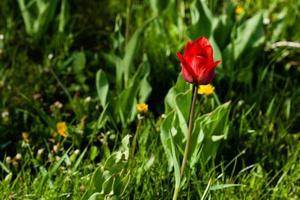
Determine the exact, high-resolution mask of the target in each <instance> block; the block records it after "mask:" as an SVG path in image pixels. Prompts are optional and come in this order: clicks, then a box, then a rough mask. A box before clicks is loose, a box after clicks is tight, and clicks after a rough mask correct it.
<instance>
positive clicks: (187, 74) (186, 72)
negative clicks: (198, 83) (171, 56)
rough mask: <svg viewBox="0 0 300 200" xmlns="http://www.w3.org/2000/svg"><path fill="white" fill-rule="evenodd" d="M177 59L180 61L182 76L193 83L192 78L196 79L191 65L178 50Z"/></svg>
mask: <svg viewBox="0 0 300 200" xmlns="http://www.w3.org/2000/svg"><path fill="white" fill-rule="evenodd" d="M176 55H177V57H178V59H179V60H180V62H181V71H182V74H183V78H184V79H185V80H186V81H188V82H190V83H193V82H194V80H196V75H195V72H194V71H193V69H192V68H191V66H190V65H189V63H188V62H186V60H185V58H184V57H183V56H182V55H181V54H180V53H179V52H178V53H177V54H176Z"/></svg>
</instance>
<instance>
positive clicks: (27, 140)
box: [22, 131, 29, 143]
mask: <svg viewBox="0 0 300 200" xmlns="http://www.w3.org/2000/svg"><path fill="white" fill-rule="evenodd" d="M22 139H23V141H24V142H26V143H28V142H29V133H27V132H25V131H24V132H22Z"/></svg>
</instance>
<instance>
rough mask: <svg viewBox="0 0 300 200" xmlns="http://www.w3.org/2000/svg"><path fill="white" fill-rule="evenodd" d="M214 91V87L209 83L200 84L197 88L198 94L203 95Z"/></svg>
mask: <svg viewBox="0 0 300 200" xmlns="http://www.w3.org/2000/svg"><path fill="white" fill-rule="evenodd" d="M214 91H215V87H214V86H212V85H211V84H208V85H200V87H199V88H198V94H203V95H206V96H208V95H211V94H212V93H214Z"/></svg>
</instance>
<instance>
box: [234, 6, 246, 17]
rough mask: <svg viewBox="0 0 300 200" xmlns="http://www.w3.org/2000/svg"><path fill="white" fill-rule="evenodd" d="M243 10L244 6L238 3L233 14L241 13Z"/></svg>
mask: <svg viewBox="0 0 300 200" xmlns="http://www.w3.org/2000/svg"><path fill="white" fill-rule="evenodd" d="M244 12H245V10H244V8H243V7H242V6H240V5H238V6H237V7H236V8H235V14H237V15H240V14H243V13H244Z"/></svg>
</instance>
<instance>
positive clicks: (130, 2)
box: [125, 0, 132, 45]
mask: <svg viewBox="0 0 300 200" xmlns="http://www.w3.org/2000/svg"><path fill="white" fill-rule="evenodd" d="M131 6H132V0H127V9H126V30H125V44H126V45H127V43H128V40H129V26H130V20H131V19H130V17H131V16H130V15H131Z"/></svg>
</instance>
